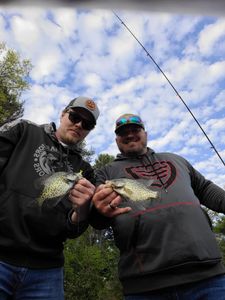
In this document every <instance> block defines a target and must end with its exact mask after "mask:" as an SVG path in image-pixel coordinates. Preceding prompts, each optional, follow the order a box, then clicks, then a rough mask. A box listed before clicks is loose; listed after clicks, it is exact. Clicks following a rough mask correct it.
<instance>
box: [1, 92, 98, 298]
mask: <svg viewBox="0 0 225 300" xmlns="http://www.w3.org/2000/svg"><path fill="white" fill-rule="evenodd" d="M98 116H99V109H98V107H97V105H96V103H95V102H94V101H93V100H92V99H90V98H88V97H82V96H80V97H77V98H75V99H73V100H72V101H70V103H69V104H68V105H67V106H66V108H65V109H64V110H63V111H62V114H61V117H60V124H59V127H58V128H56V125H55V124H54V123H51V124H45V125H40V126H39V125H37V124H34V123H32V122H29V121H26V120H18V121H16V122H15V123H14V124H6V125H7V126H5V127H2V128H1V129H0V207H1V209H0V299H1V300H8V299H14V300H17V299H20V300H22V299H26V300H34V299H40V300H41V299H43V300H48V299H49V300H50V299H51V300H53V299H54V300H63V299H64V295H63V294H64V292H63V269H62V268H63V262H64V257H63V244H64V242H65V240H66V239H67V238H76V237H78V236H79V235H81V234H82V233H83V232H84V231H85V230H86V229H87V227H88V221H87V215H88V212H89V205H90V199H91V197H92V196H93V194H94V191H95V186H94V184H95V179H94V173H93V169H92V168H91V166H90V165H89V163H87V162H86V161H84V160H83V158H82V153H81V150H80V147H79V144H80V143H81V142H82V141H83V140H84V138H85V137H86V136H87V135H88V134H89V133H90V131H91V130H92V129H93V128H94V127H95V125H96V121H97V119H98ZM62 171H63V172H66V173H68V174H71V173H78V172H81V173H82V175H83V178H82V179H80V180H79V181H78V182H77V183H76V184H74V186H73V187H72V189H70V191H69V193H68V194H67V195H66V196H65V197H63V198H60V199H57V202H56V201H55V200H54V199H53V200H52V199H49V200H48V199H47V200H45V201H44V203H43V205H42V206H41V207H40V205H39V203H38V201H37V199H38V198H39V196H40V193H41V191H42V185H40V183H45V180H46V179H47V178H49V176H51V175H52V174H54V173H56V172H62ZM65 180H66V177H65ZM46 182H47V181H46ZM50 192H52V195H51V193H50V194H49V196H50V198H51V196H53V195H54V193H55V190H54V189H53V188H52V190H50Z"/></svg>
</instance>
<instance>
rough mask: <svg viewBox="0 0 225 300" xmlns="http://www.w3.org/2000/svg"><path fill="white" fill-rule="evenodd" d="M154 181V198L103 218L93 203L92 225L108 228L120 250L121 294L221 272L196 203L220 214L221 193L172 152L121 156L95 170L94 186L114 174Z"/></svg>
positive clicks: (224, 208)
mask: <svg viewBox="0 0 225 300" xmlns="http://www.w3.org/2000/svg"><path fill="white" fill-rule="evenodd" d="M124 177H125V178H131V179H132V178H133V179H139V178H142V179H143V178H145V179H153V183H152V185H151V187H150V188H151V189H152V190H154V191H157V192H158V198H157V199H152V200H147V201H145V202H143V203H142V202H141V201H138V202H137V203H129V202H126V201H123V202H122V206H131V207H132V208H133V209H132V211H130V212H129V213H126V214H122V215H119V216H117V217H115V218H106V217H103V216H101V215H100V214H98V213H97V211H96V210H95V208H94V207H93V209H92V213H91V221H90V222H91V225H92V226H93V227H95V228H97V229H103V228H106V227H109V226H112V229H113V232H114V238H115V243H116V245H117V247H118V248H119V250H120V260H119V265H118V269H119V277H120V280H121V283H122V285H123V288H124V293H125V294H132V293H142V292H147V291H152V290H157V289H162V288H166V287H170V286H175V285H181V284H185V283H190V282H195V281H198V280H201V279H205V278H209V277H212V276H215V275H218V274H222V273H225V269H224V267H223V265H222V264H221V254H220V251H219V249H218V246H217V243H216V239H215V236H214V234H213V232H212V230H211V227H210V223H209V218H207V217H206V215H205V213H204V211H203V209H202V207H201V204H202V205H205V206H206V207H208V208H210V209H212V210H214V211H217V212H222V213H224V212H225V191H224V190H223V189H221V188H220V187H218V186H217V185H215V184H214V183H212V182H211V181H209V180H206V179H205V178H204V177H203V176H202V175H201V174H200V173H199V172H198V171H196V170H195V169H194V168H193V167H192V166H191V165H190V164H189V163H188V162H187V161H186V160H185V159H184V158H182V157H180V156H178V155H176V154H172V153H157V154H156V153H154V151H153V150H151V149H148V152H147V154H144V155H141V156H137V157H132V158H131V157H126V156H123V155H121V154H119V155H118V156H117V158H116V159H115V160H114V161H113V162H112V163H110V164H108V165H106V166H105V167H103V168H102V169H101V170H99V171H98V172H97V177H96V180H97V185H99V184H101V183H104V182H105V180H110V179H116V178H124Z"/></svg>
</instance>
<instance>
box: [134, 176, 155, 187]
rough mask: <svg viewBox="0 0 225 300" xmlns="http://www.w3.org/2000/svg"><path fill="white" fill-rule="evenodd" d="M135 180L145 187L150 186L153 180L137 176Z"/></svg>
mask: <svg viewBox="0 0 225 300" xmlns="http://www.w3.org/2000/svg"><path fill="white" fill-rule="evenodd" d="M137 182H140V183H142V184H144V185H145V186H146V187H150V186H151V185H152V183H153V182H154V179H147V178H138V179H137Z"/></svg>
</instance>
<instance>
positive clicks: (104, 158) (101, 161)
mask: <svg viewBox="0 0 225 300" xmlns="http://www.w3.org/2000/svg"><path fill="white" fill-rule="evenodd" d="M114 159H115V157H114V156H113V155H109V154H99V156H98V158H97V159H96V160H95V164H94V168H95V169H100V168H101V167H103V166H105V165H106V164H108V163H110V162H112V161H113V160H114Z"/></svg>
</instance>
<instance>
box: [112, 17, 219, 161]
mask: <svg viewBox="0 0 225 300" xmlns="http://www.w3.org/2000/svg"><path fill="white" fill-rule="evenodd" d="M113 14H114V15H115V16H116V17H117V19H118V20H119V21H120V22H121V23H122V25H123V26H124V27H125V28H126V29H127V30H128V31H129V32H130V34H131V35H132V36H133V38H134V39H135V40H136V41H137V42H138V44H139V45H140V46H141V47H142V49H143V50H144V51H145V52H146V54H147V57H149V59H151V60H152V61H153V63H154V64H155V65H156V67H157V68H158V70H159V71H160V72H161V73H162V74H163V76H164V77H165V79H166V80H167V82H168V83H169V84H170V86H171V87H172V89H173V90H174V92H175V93H176V95H177V96H178V98H179V99H180V100H181V101H182V103H183V104H184V106H185V107H186V109H187V110H188V111H189V113H190V114H191V116H192V117H193V119H194V120H195V122H196V123H197V124H198V126H199V128H200V129H201V131H202V132H203V134H204V135H205V137H206V138H207V140H208V142H209V143H210V145H211V147H212V148H213V149H214V151H215V152H216V154H217V156H218V157H219V159H220V160H221V162H222V163H223V165H224V166H225V162H224V161H223V159H222V157H221V156H220V154H219V152H218V151H217V149H216V147H215V146H214V144H213V142H212V141H211V140H210V138H209V137H208V135H207V134H206V132H205V130H204V129H203V128H202V126H201V124H200V123H199V121H198V120H197V118H196V117H195V116H194V114H193V113H192V111H191V110H190V108H189V107H188V105H187V104H186V103H185V101H184V100H183V98H182V97H181V95H180V94H179V93H178V91H177V89H176V88H175V87H174V85H173V84H172V82H171V81H170V80H169V78H168V77H167V76H166V74H165V73H164V72H163V70H162V69H161V68H160V66H159V65H158V64H157V62H156V61H155V60H154V58H153V57H152V56H151V55H150V53H149V52H148V50H147V49H146V48H145V46H144V45H143V44H142V43H141V42H140V41H139V40H138V38H137V37H136V36H135V35H134V33H133V32H132V31H131V30H130V29H129V27H128V26H127V25H126V24H125V23H124V22H123V20H122V19H121V18H120V17H119V16H118V15H117V14H116V13H115V12H114V11H113Z"/></svg>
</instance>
